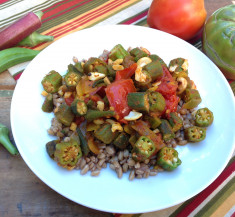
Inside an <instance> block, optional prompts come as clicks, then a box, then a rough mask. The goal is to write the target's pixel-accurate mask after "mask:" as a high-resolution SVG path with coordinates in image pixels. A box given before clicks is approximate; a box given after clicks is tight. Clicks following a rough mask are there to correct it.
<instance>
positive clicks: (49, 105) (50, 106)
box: [42, 93, 54, 113]
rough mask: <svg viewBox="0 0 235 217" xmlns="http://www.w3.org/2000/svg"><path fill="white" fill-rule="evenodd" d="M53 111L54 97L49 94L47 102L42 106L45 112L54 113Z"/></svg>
mask: <svg viewBox="0 0 235 217" xmlns="http://www.w3.org/2000/svg"><path fill="white" fill-rule="evenodd" d="M53 109H54V104H53V96H52V94H51V93H49V94H48V95H47V96H46V98H45V100H44V102H43V104H42V110H43V111H44V112H48V113H50V112H52V111H53Z"/></svg>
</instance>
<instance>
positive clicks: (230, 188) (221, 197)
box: [195, 177, 235, 217]
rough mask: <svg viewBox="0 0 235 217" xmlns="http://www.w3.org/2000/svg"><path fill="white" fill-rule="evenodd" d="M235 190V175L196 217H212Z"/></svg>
mask: <svg viewBox="0 0 235 217" xmlns="http://www.w3.org/2000/svg"><path fill="white" fill-rule="evenodd" d="M234 191H235V177H233V178H232V179H231V180H230V181H229V182H228V183H227V184H226V185H225V186H224V187H223V188H222V189H221V190H220V191H219V192H218V193H217V194H216V195H215V196H214V197H213V198H212V200H210V201H209V202H208V203H207V204H206V205H205V206H204V207H203V208H202V209H201V210H200V211H199V212H198V213H197V214H196V215H195V217H210V216H211V214H212V213H214V212H215V211H216V209H217V208H218V207H219V206H220V205H221V204H223V203H224V201H225V200H226V199H227V198H228V197H229V196H230V195H231V194H232V193H233V192H234Z"/></svg>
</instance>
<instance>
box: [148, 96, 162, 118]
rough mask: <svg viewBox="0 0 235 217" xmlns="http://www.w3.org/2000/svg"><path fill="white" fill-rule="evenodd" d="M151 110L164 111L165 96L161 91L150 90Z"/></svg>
mask: <svg viewBox="0 0 235 217" xmlns="http://www.w3.org/2000/svg"><path fill="white" fill-rule="evenodd" d="M149 103H150V111H151V112H157V113H159V114H160V113H162V112H163V111H164V109H165V106H166V101H165V98H164V97H163V96H162V94H161V93H159V92H149Z"/></svg>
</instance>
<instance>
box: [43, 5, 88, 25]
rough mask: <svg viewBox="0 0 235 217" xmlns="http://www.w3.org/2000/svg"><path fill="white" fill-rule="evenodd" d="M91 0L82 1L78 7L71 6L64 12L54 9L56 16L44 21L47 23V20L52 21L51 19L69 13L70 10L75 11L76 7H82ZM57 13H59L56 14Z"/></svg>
mask: <svg viewBox="0 0 235 217" xmlns="http://www.w3.org/2000/svg"><path fill="white" fill-rule="evenodd" d="M91 1H92V0H89V1H87V2H84V3H82V4H79V5H77V6H76V7H75V6H74V7H73V8H70V9H68V10H67V11H63V12H61V11H60V10H54V13H53V14H55V15H54V16H51V17H50V18H48V19H47V20H43V21H42V23H45V22H47V21H50V20H53V19H55V18H57V17H59V16H61V15H63V14H66V13H68V12H70V11H73V10H74V9H76V8H79V7H81V6H83V5H85V4H87V3H89V2H91ZM57 12H60V13H57ZM56 13H57V14H56Z"/></svg>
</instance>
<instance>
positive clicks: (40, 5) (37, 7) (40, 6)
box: [0, 0, 60, 27]
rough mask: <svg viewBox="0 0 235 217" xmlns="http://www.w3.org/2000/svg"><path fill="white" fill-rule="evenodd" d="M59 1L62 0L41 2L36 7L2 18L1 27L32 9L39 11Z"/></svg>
mask: <svg viewBox="0 0 235 217" xmlns="http://www.w3.org/2000/svg"><path fill="white" fill-rule="evenodd" d="M59 1H60V0H51V1H49V2H48V1H46V2H44V3H41V4H39V5H36V6H34V7H31V8H29V9H27V10H24V11H21V12H20V13H18V14H14V15H13V16H10V17H8V18H6V19H3V20H1V22H0V27H1V26H4V25H7V24H9V23H10V22H13V21H15V20H18V19H19V18H20V17H22V16H23V15H24V14H27V13H28V12H31V11H39V10H42V9H45V8H47V7H49V6H51V5H53V4H54V3H56V2H59ZM11 18H13V19H11ZM2 21H6V22H2Z"/></svg>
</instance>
